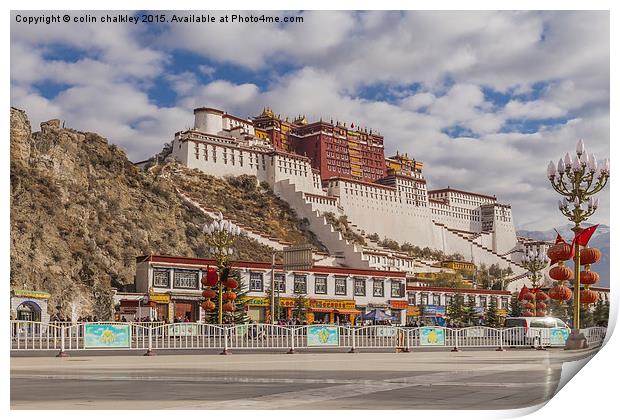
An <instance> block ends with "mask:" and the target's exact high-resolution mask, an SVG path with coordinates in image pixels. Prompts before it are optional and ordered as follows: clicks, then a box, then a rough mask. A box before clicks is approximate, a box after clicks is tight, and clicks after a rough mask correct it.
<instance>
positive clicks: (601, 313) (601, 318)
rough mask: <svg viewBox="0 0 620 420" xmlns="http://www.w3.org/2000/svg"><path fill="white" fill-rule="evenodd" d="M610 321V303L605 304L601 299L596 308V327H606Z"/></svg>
mask: <svg viewBox="0 0 620 420" xmlns="http://www.w3.org/2000/svg"><path fill="white" fill-rule="evenodd" d="M608 321H609V301H605V302H603V301H602V300H600V299H599V301H598V302H596V305H595V306H594V325H595V326H597V327H606V326H607V322H608Z"/></svg>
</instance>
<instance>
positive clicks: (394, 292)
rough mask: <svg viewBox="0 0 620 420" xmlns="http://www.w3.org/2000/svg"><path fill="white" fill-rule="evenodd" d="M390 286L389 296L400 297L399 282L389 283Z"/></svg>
mask: <svg viewBox="0 0 620 420" xmlns="http://www.w3.org/2000/svg"><path fill="white" fill-rule="evenodd" d="M390 286H391V293H390V294H391V296H392V297H402V296H401V295H400V289H401V287H400V282H399V281H396V280H392V282H391V283H390Z"/></svg>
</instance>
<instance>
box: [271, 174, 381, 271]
mask: <svg viewBox="0 0 620 420" xmlns="http://www.w3.org/2000/svg"><path fill="white" fill-rule="evenodd" d="M273 190H274V192H275V193H276V195H278V196H280V197H281V198H282V199H283V200H284V201H286V202H287V203H289V205H290V206H291V207H292V208H293V209H294V210H295V212H297V215H298V217H300V218H305V219H307V220H308V222H309V224H310V230H312V231H313V232H314V234H315V235H316V236H317V238H318V240H319V241H320V242H321V243H322V244H323V245H324V246H325V248H326V249H327V250H328V252H329V254H330V255H332V256H334V257H335V259H336V261H338V264H339V265H341V266H346V267H351V268H358V269H370V268H371V267H370V263H369V262H368V260H366V259H365V258H364V254H363V252H362V249H361V247H358V246H357V245H356V244H354V243H351V242H349V241H347V240H346V239H344V238H343V237H342V234H341V233H340V232H338V231H337V230H336V229H334V227H333V226H332V225H331V224H330V223H329V222H328V221H327V219H325V217H324V216H323V215H322V214H321V213H320V212H319V211H318V210H313V208H312V204H311V203H310V202H308V200H306V198H305V194H304V192H303V191H298V190H297V189H296V188H295V185H294V184H292V183H291V182H290V181H289V180H288V179H286V180H282V181H278V182H277V183H276V184H275V185H274V187H273Z"/></svg>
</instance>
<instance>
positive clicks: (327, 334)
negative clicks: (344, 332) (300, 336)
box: [308, 325, 340, 347]
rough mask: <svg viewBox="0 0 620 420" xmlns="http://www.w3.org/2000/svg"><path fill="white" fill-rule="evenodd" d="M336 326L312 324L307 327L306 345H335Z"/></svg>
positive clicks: (336, 336)
mask: <svg viewBox="0 0 620 420" xmlns="http://www.w3.org/2000/svg"><path fill="white" fill-rule="evenodd" d="M339 338H340V337H339V332H338V327H330V326H319V325H313V326H310V327H308V347H324V346H337V345H338V344H339V341H340V340H339Z"/></svg>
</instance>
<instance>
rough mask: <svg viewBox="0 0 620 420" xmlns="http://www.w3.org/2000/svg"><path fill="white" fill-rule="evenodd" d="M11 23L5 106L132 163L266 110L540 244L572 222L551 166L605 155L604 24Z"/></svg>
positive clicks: (362, 15)
mask: <svg viewBox="0 0 620 420" xmlns="http://www.w3.org/2000/svg"><path fill="white" fill-rule="evenodd" d="M17 13H18V12H13V13H12V15H13V19H12V23H11V105H12V106H15V107H18V108H21V109H24V110H26V111H27V112H28V114H29V116H30V119H31V122H32V124H33V127H36V126H38V124H39V122H41V121H43V120H47V119H50V118H60V119H62V120H64V121H65V122H66V125H67V126H69V127H74V128H77V129H81V130H88V131H94V132H97V133H100V134H101V135H103V136H105V137H107V138H108V139H109V141H110V142H112V143H115V144H117V145H119V146H121V147H122V148H124V149H125V150H126V151H127V153H128V156H129V158H130V159H132V160H134V161H137V160H142V159H144V158H147V157H149V156H151V155H153V154H154V153H156V152H158V151H159V150H161V146H162V145H163V143H164V142H167V141H170V140H171V138H172V137H173V134H174V132H175V131H179V130H182V129H185V128H188V127H189V126H190V125H191V124H192V123H193V117H192V109H193V108H194V107H196V106H201V105H203V106H214V107H219V108H222V109H224V110H226V111H227V112H230V113H233V114H236V115H240V116H253V115H257V114H258V113H260V111H262V109H263V107H264V106H269V107H271V108H272V109H273V110H274V111H276V112H277V113H280V114H282V115H288V116H291V117H294V116H296V115H298V114H306V115H307V116H308V117H309V118H310V119H318V118H319V117H323V118H324V119H331V118H333V119H334V120H340V121H346V122H352V123H355V124H356V125H360V126H362V127H367V128H372V129H373V130H378V131H379V132H381V133H382V134H383V135H384V136H385V144H386V154H391V153H394V152H395V151H396V150H398V151H400V152H408V153H409V155H410V156H413V157H415V158H416V159H418V160H421V161H423V162H424V164H425V166H424V171H425V174H426V177H427V180H428V183H429V187H430V188H441V187H445V186H448V185H449V186H451V187H455V188H461V189H466V190H471V191H477V192H481V193H487V194H496V195H497V196H498V198H499V199H500V200H501V201H503V202H508V203H511V204H512V206H513V215H514V219H515V222H516V224H517V226H518V227H519V228H525V229H543V230H546V229H549V228H550V227H553V226H557V225H560V224H564V223H565V220H564V219H563V217H562V216H561V215H560V213H559V211H558V210H557V207H556V204H555V203H556V201H557V198H558V197H557V195H556V194H555V193H554V192H553V191H552V189H551V187H550V185H549V183H548V181H547V179H546V175H545V172H546V166H547V163H548V162H549V160H550V159H553V160H555V161H557V159H558V158H560V157H561V156H563V155H564V153H566V152H567V151H571V153H573V154H574V147H575V143H576V142H577V140H578V139H579V138H583V139H584V140H585V142H586V146H587V148H588V152H594V153H595V154H596V156H597V157H599V158H603V157H608V156H609V118H610V117H609V83H610V81H609V77H610V74H609V14H608V13H607V12H548V13H547V12H545V13H543V12H531V13H530V12H476V11H471V12H407V13H402V12H304V13H277V12H267V14H268V15H270V16H273V15H280V16H284V15H289V16H290V15H301V16H303V20H304V22H303V23H296V24H293V23H289V24H261V23H254V24H231V23H228V24H226V23H221V24H220V23H215V24H150V25H149V24H144V23H139V24H136V25H132V24H107V25H104V24H52V25H26V24H21V23H16V22H15V15H16V14H17ZM91 13H92V12H91ZM165 13H166V14H167V15H168V17H170V16H171V14H172V12H169V11H168V12H165ZM22 14H24V13H22ZM27 14H30V15H33V16H35V15H40V13H36V12H30V13H27ZM83 14H84V13H79V12H72V15H83ZM229 14H230V13H229ZM244 14H248V13H244ZM254 14H255V15H257V13H254ZM219 15H221V13H220V14H216V16H219ZM600 198H601V208H600V209H599V211H598V213H597V214H596V217H595V218H593V219H592V221H593V222H600V223H606V224H608V223H609V192H608V189H607V190H606V191H605V193H602V194H601V195H600Z"/></svg>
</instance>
